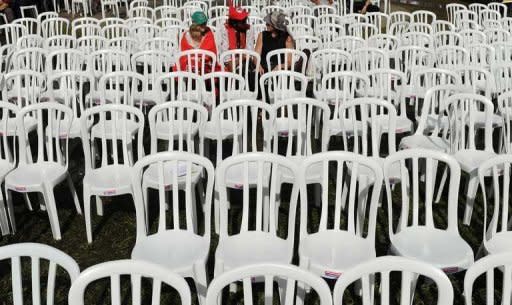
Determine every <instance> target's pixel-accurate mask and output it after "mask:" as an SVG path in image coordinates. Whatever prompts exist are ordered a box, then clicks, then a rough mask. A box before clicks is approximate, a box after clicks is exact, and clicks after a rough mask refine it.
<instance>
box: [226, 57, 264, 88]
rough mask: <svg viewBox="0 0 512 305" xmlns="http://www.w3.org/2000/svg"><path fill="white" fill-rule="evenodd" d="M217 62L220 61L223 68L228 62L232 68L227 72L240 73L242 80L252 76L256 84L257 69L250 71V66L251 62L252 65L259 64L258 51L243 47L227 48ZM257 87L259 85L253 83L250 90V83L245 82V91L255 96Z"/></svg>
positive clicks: (256, 65) (257, 65)
mask: <svg viewBox="0 0 512 305" xmlns="http://www.w3.org/2000/svg"><path fill="white" fill-rule="evenodd" d="M219 62H220V63H221V66H222V68H223V70H226V64H227V63H230V65H231V67H232V68H231V71H229V72H233V73H236V74H238V75H240V76H241V77H243V78H244V80H249V79H251V77H252V78H253V79H254V82H255V84H258V78H259V72H258V69H254V70H253V71H251V67H252V65H253V64H254V67H259V66H260V64H261V58H260V54H259V53H258V52H255V51H251V50H245V49H237V50H228V51H226V52H224V53H222V54H220V56H219ZM251 74H252V75H251ZM258 89H259V86H258V85H255V86H254V89H253V90H252V91H251V88H250V83H249V82H248V81H246V82H245V87H244V90H245V91H247V92H252V93H253V94H254V95H255V96H257V95H258V92H259V90H258Z"/></svg>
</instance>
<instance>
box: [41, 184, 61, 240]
mask: <svg viewBox="0 0 512 305" xmlns="http://www.w3.org/2000/svg"><path fill="white" fill-rule="evenodd" d="M43 196H44V201H45V204H46V210H47V212H48V217H49V218H50V226H51V228H52V233H53V238H55V239H56V240H61V238H62V237H61V233H60V225H59V215H58V214H57V205H56V203H55V195H54V193H53V188H52V187H50V186H47V185H46V186H45V187H44V192H43Z"/></svg>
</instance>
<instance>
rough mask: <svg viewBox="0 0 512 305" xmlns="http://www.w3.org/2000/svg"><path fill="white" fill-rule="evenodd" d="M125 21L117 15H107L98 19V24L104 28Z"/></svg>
mask: <svg viewBox="0 0 512 305" xmlns="http://www.w3.org/2000/svg"><path fill="white" fill-rule="evenodd" d="M124 23H125V21H124V19H122V18H119V17H107V18H103V19H101V20H100V26H101V27H102V28H105V27H107V26H109V25H115V24H121V25H122V24H124Z"/></svg>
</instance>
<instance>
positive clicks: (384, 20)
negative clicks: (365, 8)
mask: <svg viewBox="0 0 512 305" xmlns="http://www.w3.org/2000/svg"><path fill="white" fill-rule="evenodd" d="M366 19H367V20H368V23H370V24H372V25H374V26H376V27H377V30H378V34H382V33H383V31H385V30H386V26H387V24H388V14H387V13H383V12H371V13H366Z"/></svg>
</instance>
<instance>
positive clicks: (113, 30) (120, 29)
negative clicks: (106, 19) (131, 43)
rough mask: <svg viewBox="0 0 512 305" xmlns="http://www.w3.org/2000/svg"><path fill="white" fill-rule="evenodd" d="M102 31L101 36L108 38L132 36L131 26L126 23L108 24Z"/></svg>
mask: <svg viewBox="0 0 512 305" xmlns="http://www.w3.org/2000/svg"><path fill="white" fill-rule="evenodd" d="M101 32H102V35H101V36H103V37H105V38H106V39H113V38H117V37H128V36H130V28H129V27H128V26H126V25H125V24H124V23H120V24H110V25H107V26H105V27H103V28H102V30H101Z"/></svg>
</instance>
